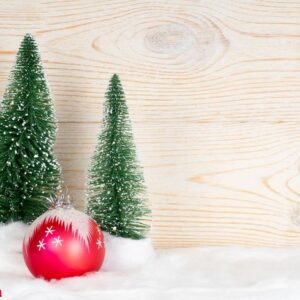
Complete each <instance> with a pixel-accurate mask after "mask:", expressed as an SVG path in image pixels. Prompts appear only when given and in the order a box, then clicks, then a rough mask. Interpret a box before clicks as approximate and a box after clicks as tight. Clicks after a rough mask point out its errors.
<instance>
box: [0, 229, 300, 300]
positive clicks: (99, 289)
mask: <svg viewBox="0 0 300 300" xmlns="http://www.w3.org/2000/svg"><path fill="white" fill-rule="evenodd" d="M27 228H28V227H27V226H25V225H23V224H21V223H12V224H9V225H6V226H0V289H1V290H2V298H1V299H3V300H41V299H44V300H101V299H103V300H120V299H122V300H148V299H149V300H150V299H151V300H153V299H154V300H169V299H171V300H173V299H176V300H177V299H178V300H190V299H196V300H299V299H300V247H297V248H285V249H262V248H260V249H254V248H235V247H227V248H225V247H199V248H190V249H173V250H159V251H157V252H156V255H155V257H153V258H152V259H150V260H149V261H148V262H147V263H146V264H145V265H144V266H140V267H139V268H135V269H130V270H129V269H127V270H115V271H107V270H104V269H102V270H101V271H100V272H97V273H92V274H88V275H86V276H83V277H76V278H69V279H63V280H60V281H51V282H48V281H44V280H42V279H36V278H33V277H32V275H31V274H30V273H29V271H28V270H27V268H26V266H25V264H24V262H23V258H22V253H21V249H22V240H23V236H24V234H25V232H26V230H27ZM126 251H129V250H128V248H127V250H126ZM124 252H125V249H124ZM126 253H127V252H126ZM131 253H133V255H134V254H135V253H134V250H133V249H131ZM130 256H131V254H130V253H127V257H130Z"/></svg>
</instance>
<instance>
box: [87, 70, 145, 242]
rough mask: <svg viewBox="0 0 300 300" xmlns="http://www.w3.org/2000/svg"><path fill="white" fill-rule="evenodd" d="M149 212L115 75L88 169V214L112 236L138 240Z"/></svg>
mask: <svg viewBox="0 0 300 300" xmlns="http://www.w3.org/2000/svg"><path fill="white" fill-rule="evenodd" d="M149 212H150V211H149V209H148V207H147V201H146V197H145V185H144V177H143V173H142V170H141V168H140V167H139V165H138V162H137V158H136V150H135V145H134V141H133V134H132V129H131V123H130V119H129V114H128V108H127V105H126V101H125V96H124V92H123V88H122V85H121V82H120V79H119V77H118V75H116V74H115V75H113V77H112V78H111V80H110V84H109V87H108V91H107V93H106V102H105V106H104V120H103V129H102V132H101V133H100V135H99V138H98V145H97V147H96V151H95V153H94V156H93V157H92V162H91V167H90V170H89V193H88V214H90V215H91V216H92V217H93V218H94V219H95V220H96V222H97V223H98V224H99V226H100V227H101V228H102V229H103V230H104V231H106V232H109V233H110V234H112V235H116V236H120V237H125V238H132V239H142V238H144V237H145V235H146V233H147V231H148V227H149V226H148V225H146V224H145V223H144V220H145V217H146V216H147V215H148V214H149Z"/></svg>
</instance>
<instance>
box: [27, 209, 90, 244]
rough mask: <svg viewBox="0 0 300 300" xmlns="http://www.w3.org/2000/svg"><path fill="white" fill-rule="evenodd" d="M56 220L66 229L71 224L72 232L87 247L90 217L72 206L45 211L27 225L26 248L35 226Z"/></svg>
mask: <svg viewBox="0 0 300 300" xmlns="http://www.w3.org/2000/svg"><path fill="white" fill-rule="evenodd" d="M54 219H55V220H56V221H57V222H58V223H59V224H60V225H62V226H64V228H65V229H68V228H69V227H70V226H71V225H72V233H73V234H74V235H78V237H79V238H80V239H81V240H82V241H83V242H84V244H85V245H86V247H89V240H90V238H91V226H90V217H88V216H87V215H86V214H84V213H82V212H80V211H78V210H76V209H74V208H61V207H60V208H55V209H50V210H48V211H46V212H45V213H44V214H42V215H41V216H39V217H38V218H37V219H36V220H35V221H34V222H33V223H32V224H31V225H30V227H29V229H28V232H27V234H26V237H25V247H26V248H27V246H28V244H29V241H30V240H31V238H32V236H33V234H34V233H35V231H36V228H38V227H39V226H41V225H42V224H43V223H44V222H48V221H51V220H54Z"/></svg>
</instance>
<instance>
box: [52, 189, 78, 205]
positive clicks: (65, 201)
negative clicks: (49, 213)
mask: <svg viewBox="0 0 300 300" xmlns="http://www.w3.org/2000/svg"><path fill="white" fill-rule="evenodd" d="M49 201H50V203H51V204H50V209H55V208H65V209H70V208H73V205H72V203H71V199H70V195H69V193H68V191H67V190H66V189H60V190H59V191H58V193H57V194H56V195H55V196H54V197H51V198H50V200H49Z"/></svg>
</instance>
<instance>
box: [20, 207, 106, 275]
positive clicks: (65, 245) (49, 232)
mask: <svg viewBox="0 0 300 300" xmlns="http://www.w3.org/2000/svg"><path fill="white" fill-rule="evenodd" d="M104 255H105V248H104V239H103V234H102V232H101V230H100V229H99V228H98V226H97V224H96V222H95V221H94V220H93V219H91V218H90V217H88V216H87V215H86V214H84V213H82V212H79V211H78V210H76V209H74V208H62V207H60V208H55V209H51V210H49V211H47V212H46V213H44V214H43V215H41V216H40V217H39V218H37V219H36V220H35V221H34V222H33V223H32V224H31V226H30V227H29V230H28V232H27V234H26V236H25V238H24V242H23V256H24V259H25V262H26V265H27V267H28V268H29V270H30V272H31V273H32V274H33V275H34V276H35V277H43V278H45V279H47V280H50V279H61V278H66V277H72V276H80V275H82V274H84V273H87V272H92V271H98V270H99V269H100V267H101V265H102V262H103V259H104Z"/></svg>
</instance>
